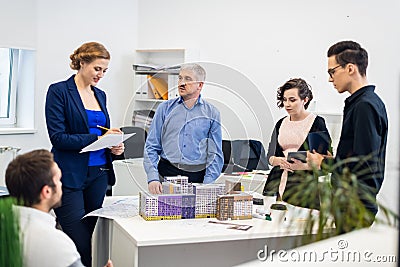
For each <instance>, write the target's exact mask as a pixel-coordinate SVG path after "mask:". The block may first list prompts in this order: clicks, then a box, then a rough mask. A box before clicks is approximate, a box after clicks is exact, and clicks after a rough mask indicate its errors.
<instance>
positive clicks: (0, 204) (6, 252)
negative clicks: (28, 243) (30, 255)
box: [0, 197, 23, 267]
mask: <svg viewBox="0 0 400 267" xmlns="http://www.w3.org/2000/svg"><path fill="white" fill-rule="evenodd" d="M13 204H14V201H13V199H12V198H10V197H3V198H0V251H1V253H0V266H7V267H22V266H23V254H22V243H21V237H20V234H19V233H20V232H19V221H18V217H17V215H16V214H15V213H14V211H13V208H12V205H13Z"/></svg>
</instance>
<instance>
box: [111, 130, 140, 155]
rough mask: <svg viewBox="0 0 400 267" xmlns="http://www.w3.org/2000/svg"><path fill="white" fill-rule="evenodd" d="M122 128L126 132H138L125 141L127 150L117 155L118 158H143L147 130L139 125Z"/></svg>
mask: <svg viewBox="0 0 400 267" xmlns="http://www.w3.org/2000/svg"><path fill="white" fill-rule="evenodd" d="M120 129H121V131H122V132H123V133H125V134H129V133H136V134H135V135H134V136H132V137H131V138H129V139H127V140H126V141H125V142H124V144H125V152H124V153H123V154H122V155H121V156H116V159H132V158H143V154H144V144H145V142H146V138H147V132H146V130H145V129H143V128H141V127H137V126H123V127H121V128H120Z"/></svg>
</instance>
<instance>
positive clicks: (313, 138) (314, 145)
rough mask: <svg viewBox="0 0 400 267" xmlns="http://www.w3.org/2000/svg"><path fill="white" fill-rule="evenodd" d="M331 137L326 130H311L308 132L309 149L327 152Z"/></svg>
mask: <svg viewBox="0 0 400 267" xmlns="http://www.w3.org/2000/svg"><path fill="white" fill-rule="evenodd" d="M330 143H331V138H330V136H329V134H328V132H312V133H309V134H308V146H309V150H310V151H313V150H315V151H316V152H318V153H319V154H323V155H326V154H328V149H329V146H330Z"/></svg>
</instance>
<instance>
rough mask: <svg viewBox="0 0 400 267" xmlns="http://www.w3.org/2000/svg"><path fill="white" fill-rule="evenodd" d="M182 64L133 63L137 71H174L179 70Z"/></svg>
mask: <svg viewBox="0 0 400 267" xmlns="http://www.w3.org/2000/svg"><path fill="white" fill-rule="evenodd" d="M180 67H181V66H180V65H169V66H167V65H153V64H133V70H135V71H168V72H170V71H171V72H174V70H178V69H179V68H180Z"/></svg>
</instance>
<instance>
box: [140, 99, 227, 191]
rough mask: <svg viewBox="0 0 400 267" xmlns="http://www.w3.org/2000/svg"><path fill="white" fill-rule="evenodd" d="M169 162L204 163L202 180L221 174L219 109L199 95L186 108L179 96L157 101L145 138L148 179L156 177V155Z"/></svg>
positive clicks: (210, 179)
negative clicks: (160, 101) (194, 101)
mask: <svg viewBox="0 0 400 267" xmlns="http://www.w3.org/2000/svg"><path fill="white" fill-rule="evenodd" d="M160 156H161V157H162V158H164V159H167V160H168V161H170V162H171V163H180V164H187V165H198V164H206V173H205V176H204V183H212V182H213V181H215V180H216V179H217V178H218V176H219V175H220V174H221V170H222V166H223V163H224V159H223V154H222V132H221V119H220V114H219V111H218V110H217V108H216V107H214V106H213V105H211V104H210V103H208V102H206V101H205V100H203V99H202V98H201V96H200V97H199V99H198V101H197V102H196V104H195V105H194V106H193V107H192V108H190V109H189V108H188V107H187V106H186V105H185V103H184V101H183V99H182V98H181V97H179V98H175V99H171V100H168V101H165V102H163V103H161V104H160V105H159V107H158V108H157V110H156V113H155V114H154V118H153V122H152V124H151V126H150V131H149V134H148V136H147V139H146V145H145V152H144V163H143V165H144V168H145V171H146V173H147V181H148V182H151V181H159V174H158V169H157V166H158V161H159V157H160Z"/></svg>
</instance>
